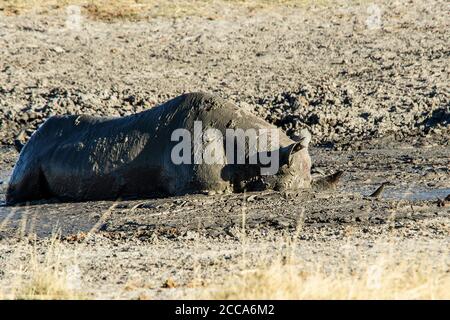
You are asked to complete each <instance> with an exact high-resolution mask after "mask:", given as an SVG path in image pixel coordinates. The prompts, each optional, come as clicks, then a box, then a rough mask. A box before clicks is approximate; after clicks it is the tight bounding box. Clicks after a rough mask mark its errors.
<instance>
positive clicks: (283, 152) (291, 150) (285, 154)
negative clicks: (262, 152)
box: [280, 141, 305, 167]
mask: <svg viewBox="0 0 450 320" xmlns="http://www.w3.org/2000/svg"><path fill="white" fill-rule="evenodd" d="M304 148H305V146H304V144H303V143H302V141H299V142H294V143H292V144H290V145H288V146H287V147H283V148H280V167H282V166H284V165H287V166H288V167H290V166H291V164H292V157H293V155H294V154H295V153H297V152H299V151H300V150H302V149H304Z"/></svg>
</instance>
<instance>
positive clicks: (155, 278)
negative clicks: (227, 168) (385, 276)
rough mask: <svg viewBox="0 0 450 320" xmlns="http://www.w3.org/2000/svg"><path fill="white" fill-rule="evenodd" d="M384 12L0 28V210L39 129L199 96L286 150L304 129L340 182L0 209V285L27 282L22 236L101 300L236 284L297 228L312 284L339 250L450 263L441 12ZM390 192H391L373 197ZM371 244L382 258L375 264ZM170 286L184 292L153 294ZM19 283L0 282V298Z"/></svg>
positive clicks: (7, 21)
mask: <svg viewBox="0 0 450 320" xmlns="http://www.w3.org/2000/svg"><path fill="white" fill-rule="evenodd" d="M378 8H380V9H381V12H382V15H381V20H380V21H381V24H377V23H376V24H375V25H373V21H374V18H373V17H371V14H372V13H369V12H368V11H367V10H368V4H361V5H355V6H350V5H336V4H334V6H333V7H326V6H321V7H311V8H309V9H306V8H304V9H295V10H292V9H283V8H279V9H276V10H272V11H270V12H267V11H264V12H256V13H253V14H252V15H251V16H244V15H232V16H229V15H224V16H223V17H222V18H219V19H215V20H208V19H205V18H199V17H186V18H179V19H174V20H172V19H167V18H157V19H152V20H150V21H145V22H137V23H128V22H116V23H113V24H106V23H101V22H93V21H89V20H86V19H85V20H83V28H82V30H81V31H74V30H68V29H66V28H65V17H64V15H63V13H54V14H51V15H45V16H42V15H28V16H23V15H22V16H9V17H5V16H1V15H0V56H1V59H0V141H1V145H2V147H0V181H1V183H0V201H3V200H4V194H5V190H6V185H7V181H8V176H9V174H10V171H11V169H12V166H13V165H14V162H15V161H16V159H17V153H16V152H15V150H13V148H12V147H11V145H12V144H13V143H14V140H15V139H18V140H20V141H22V142H25V141H26V140H27V137H28V136H29V134H30V133H32V131H33V130H34V129H35V128H36V127H37V126H38V125H39V124H40V123H41V122H42V121H44V119H45V118H47V117H48V116H50V115H52V114H64V113H71V114H72V113H88V114H97V115H125V114H130V113H133V112H137V111H140V110H144V109H146V108H149V107H151V106H153V105H155V104H158V103H161V102H164V101H165V100H167V99H169V98H171V97H174V96H176V95H178V94H180V93H183V92H190V91H199V90H204V91H210V92H215V93H217V94H219V95H220V96H222V97H224V98H228V99H230V100H231V101H233V102H235V103H236V104H238V105H239V106H241V107H243V108H249V109H251V110H253V111H254V112H255V113H257V114H259V115H261V116H263V117H265V118H266V119H268V120H269V121H271V122H273V123H275V124H277V125H279V126H281V127H283V128H284V129H285V130H286V131H287V132H288V134H290V135H295V134H296V133H297V132H298V130H299V129H300V128H302V127H305V126H306V127H308V128H309V129H310V130H311V131H312V133H313V137H314V138H313V139H314V140H313V144H314V147H313V148H312V150H311V155H312V158H313V163H314V170H315V171H317V172H323V173H330V172H334V171H336V170H344V171H345V172H346V173H345V175H344V177H343V181H342V183H341V184H340V185H339V187H338V189H337V190H335V191H333V192H328V193H317V194H313V193H311V192H307V191H305V192H302V193H299V194H281V193H276V192H266V193H252V194H245V195H243V194H234V195H226V196H205V195H194V196H185V197H176V198H165V199H148V200H135V201H117V202H89V203H58V202H50V203H32V204H31V205H29V206H21V207H0V221H1V222H0V270H11V269H14V268H15V267H17V265H18V264H20V263H19V262H20V261H21V260H20V259H21V257H22V255H23V254H24V253H23V252H24V250H23V248H24V247H26V246H27V245H28V244H27V240H26V239H27V237H29V236H30V235H32V234H37V236H38V237H39V240H38V243H37V248H38V251H39V250H40V251H42V252H44V251H45V248H46V246H45V240H42V238H45V237H47V236H49V235H51V234H52V233H54V232H55V230H60V232H61V234H62V238H63V239H64V245H65V247H66V249H67V250H68V251H69V253H70V254H71V255H73V251H76V252H77V263H76V265H77V267H79V268H81V273H82V275H83V288H84V290H85V291H87V292H89V293H90V294H92V295H93V296H94V297H114V298H119V297H122V298H123V297H128V298H136V297H139V296H140V295H141V294H145V295H146V297H147V296H148V297H150V298H174V297H186V296H189V295H192V294H195V292H196V290H199V289H198V286H196V285H193V282H195V281H197V280H198V279H201V281H204V282H205V283H215V282H220V281H222V280H223V279H224V278H226V277H227V276H228V275H230V274H232V273H235V272H237V270H239V268H240V267H239V263H237V262H239V261H241V258H242V250H243V249H242V248H245V246H247V247H248V251H249V252H250V254H249V255H248V256H247V259H249V260H248V266H251V265H252V263H253V262H255V261H257V258H258V256H261V255H262V254H264V255H265V256H267V259H270V257H273V255H275V254H278V251H277V250H273V248H274V247H276V248H278V246H281V245H280V239H285V237H287V236H292V234H293V233H294V230H296V228H298V227H299V226H301V228H302V230H301V232H300V233H299V241H300V247H301V249H300V248H299V252H298V256H299V258H301V259H302V261H303V262H304V263H305V265H311V266H312V268H314V261H316V260H319V259H322V260H323V259H329V261H330V263H340V262H342V261H343V257H342V248H343V247H345V246H347V247H348V248H349V249H348V250H349V251H351V252H355V253H357V254H365V253H366V252H369V253H370V252H372V253H374V254H375V251H377V250H381V251H383V250H384V251H386V250H390V249H386V248H392V247H393V246H394V247H395V250H398V251H399V252H400V253H401V254H404V255H407V254H408V252H411V251H414V250H421V249H420V248H423V247H425V248H429V247H432V249H427V250H429V251H430V252H433V254H434V255H435V258H436V259H438V258H444V260H445V259H446V257H448V256H449V255H448V250H446V249H445V248H448V244H449V240H450V239H449V236H448V235H449V226H450V224H449V222H450V204H449V203H448V202H442V201H438V199H441V200H442V199H443V198H444V197H445V196H446V195H447V194H449V193H450V182H449V181H450V179H449V177H450V174H449V173H450V172H449V171H450V146H449V144H448V141H449V137H450V130H449V119H450V103H449V102H450V96H449V93H450V92H449V88H450V86H449V64H448V61H449V57H450V51H449V49H448V43H449V42H450V41H449V40H450V33H449V32H448V30H449V20H448V16H446V12H447V10H446V8H447V4H446V3H445V1H432V2H429V1H408V2H402V1H398V2H392V3H390V4H385V3H381V2H380V3H378ZM370 12H373V10H372V11H370ZM375 21H376V19H375ZM384 181H391V182H392V183H393V184H394V185H393V186H390V187H387V190H386V191H385V192H384V193H383V195H382V197H380V198H378V199H373V198H370V197H368V196H367V195H369V194H370V193H371V192H373V191H374V190H375V189H376V188H377V187H378V186H379V185H380V184H381V183H382V182H384ZM243 216H245V222H246V223H245V228H246V235H247V237H246V242H245V244H243V242H242V239H243V232H242V219H243ZM392 241H394V242H395V244H393V243H392ZM378 242H383V243H384V242H386V243H388V245H386V246H384V247H381V248H378V249H376V250H375V249H373V245H374V243H378ZM389 244H390V245H389ZM349 246H350V247H349ZM371 248H372V249H371ZM377 252H378V251H377ZM69 253H68V254H69ZM69 260H70V259H69ZM18 261H19V262H18ZM444 262H445V263H447V264H449V261H448V260H445V261H444ZM248 266H247V267H248ZM167 278H174V279H175V281H176V282H177V284H179V285H178V286H177V288H176V289H171V290H169V289H161V286H162V284H163V283H164V281H165V280H166V279H167ZM11 279H12V277H10V275H9V274H8V272H7V271H3V272H0V283H1V284H2V286H3V287H5V288H6V287H8V286H11V281H12V280H11ZM191 287H194V288H191ZM196 288H197V289H196Z"/></svg>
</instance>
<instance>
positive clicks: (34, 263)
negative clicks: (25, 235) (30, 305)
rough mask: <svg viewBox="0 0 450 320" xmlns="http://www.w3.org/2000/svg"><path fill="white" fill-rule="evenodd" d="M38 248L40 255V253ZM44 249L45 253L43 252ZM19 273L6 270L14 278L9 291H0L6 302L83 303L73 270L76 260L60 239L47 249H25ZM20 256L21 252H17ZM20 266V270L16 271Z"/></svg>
mask: <svg viewBox="0 0 450 320" xmlns="http://www.w3.org/2000/svg"><path fill="white" fill-rule="evenodd" d="M38 247H40V248H41V252H38V249H37V248H38ZM42 249H43V251H42ZM18 251H23V252H20V254H21V255H22V254H23V256H22V257H21V258H19V259H18V260H19V262H18V263H17V264H12V265H14V266H15V267H16V268H17V269H15V270H6V273H7V274H9V275H11V277H12V283H11V288H10V290H5V288H3V290H0V297H1V298H6V299H32V300H38V299H45V300H48V299H50V300H60V299H70V300H74V299H83V298H84V295H83V294H81V293H80V292H78V288H77V287H78V283H77V281H79V279H78V274H77V273H78V272H79V270H78V269H76V267H75V268H74V266H75V264H74V261H75V260H76V257H75V256H70V257H68V256H67V255H66V254H65V252H64V247H63V244H62V243H61V242H60V241H59V240H58V238H57V237H53V238H52V239H49V240H48V241H47V243H46V244H45V245H44V246H37V245H36V243H32V244H25V245H24V247H22V249H21V250H18ZM18 253H19V252H18ZM17 266H18V267H17Z"/></svg>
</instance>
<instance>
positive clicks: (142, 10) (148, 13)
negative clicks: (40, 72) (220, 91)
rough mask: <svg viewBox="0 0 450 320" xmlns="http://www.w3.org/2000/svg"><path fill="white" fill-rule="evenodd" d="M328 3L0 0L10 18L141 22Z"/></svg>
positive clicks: (308, 0) (302, 0) (280, 0)
mask: <svg viewBox="0 0 450 320" xmlns="http://www.w3.org/2000/svg"><path fill="white" fill-rule="evenodd" d="M354 1H355V0H354ZM360 1H361V0H360ZM360 1H357V2H360ZM329 3H333V0H316V1H313V0H174V1H166V0H116V1H108V0H41V1H39V0H0V12H4V13H5V14H7V15H11V14H21V13H26V12H30V11H33V12H36V13H49V12H52V11H57V10H64V9H65V8H66V7H67V6H69V5H77V6H80V7H81V9H82V14H83V15H84V16H87V17H89V18H90V19H94V20H102V21H115V20H118V19H119V20H129V21H138V20H142V19H147V18H151V17H160V16H162V17H171V18H173V17H182V16H202V17H208V18H211V19H214V18H218V17H220V16H221V15H223V14H224V12H225V11H239V12H242V10H247V12H253V11H255V10H267V9H273V8H275V7H280V6H288V7H305V6H309V5H312V4H314V5H327V4H329Z"/></svg>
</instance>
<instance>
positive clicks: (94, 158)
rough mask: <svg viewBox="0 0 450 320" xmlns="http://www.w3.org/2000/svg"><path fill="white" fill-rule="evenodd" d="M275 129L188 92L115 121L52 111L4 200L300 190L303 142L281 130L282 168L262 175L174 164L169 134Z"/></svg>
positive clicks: (247, 168)
mask: <svg viewBox="0 0 450 320" xmlns="http://www.w3.org/2000/svg"><path fill="white" fill-rule="evenodd" d="M197 120H198V121H202V123H203V127H204V129H205V128H207V127H211V128H215V129H218V130H220V131H221V132H223V133H224V136H225V130H226V129H227V128H241V129H243V130H247V129H249V128H255V129H259V128H274V127H273V126H272V125H270V124H269V123H267V122H265V121H264V120H262V119H260V118H258V117H256V116H254V115H252V114H250V113H248V112H245V111H244V110H242V109H240V108H238V107H237V106H235V105H233V104H231V103H227V102H225V101H223V100H222V99H220V98H217V97H215V96H212V95H209V94H204V93H191V94H185V95H182V96H179V97H177V98H175V99H173V100H170V101H168V102H166V103H165V104H162V105H160V106H157V107H154V108H152V109H149V110H147V111H144V112H141V113H138V114H135V115H131V116H127V117H121V118H99V117H91V116H84V115H82V116H55V117H52V118H50V119H49V120H47V121H46V122H45V123H44V124H43V125H42V126H41V127H40V128H39V129H38V130H37V131H36V132H35V133H34V134H33V136H32V137H31V138H30V140H29V142H28V143H27V144H26V145H25V147H24V148H23V150H22V151H21V154H20V157H19V160H18V162H17V164H16V166H15V168H14V172H13V175H12V177H11V180H10V184H9V188H8V192H7V199H6V200H7V203H8V204H13V203H17V202H24V201H30V200H37V199H45V198H50V197H57V198H59V199H61V200H65V201H82V200H99V199H117V198H127V197H153V196H155V195H176V194H183V193H193V192H204V191H219V192H224V191H225V192H226V191H231V192H233V191H242V190H255V189H268V188H271V189H280V190H282V189H299V188H308V187H310V183H311V176H310V168H311V160H310V157H309V154H308V150H307V145H306V146H305V145H303V146H300V147H299V144H298V143H295V142H294V141H292V140H291V139H289V138H288V137H287V136H286V135H285V134H284V133H282V132H281V130H280V131H279V137H280V138H279V139H280V145H281V147H280V161H281V162H280V169H279V170H278V173H277V174H276V175H273V176H261V175H260V172H259V170H258V169H259V167H258V166H257V165H256V166H255V165H242V164H225V165H224V164H178V165H177V164H174V163H173V162H172V160H171V151H172V148H173V147H174V146H175V145H176V144H177V143H178V142H177V141H171V135H172V132H173V131H174V130H175V129H178V128H184V129H187V130H189V131H191V132H192V130H193V124H194V121H197Z"/></svg>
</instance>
